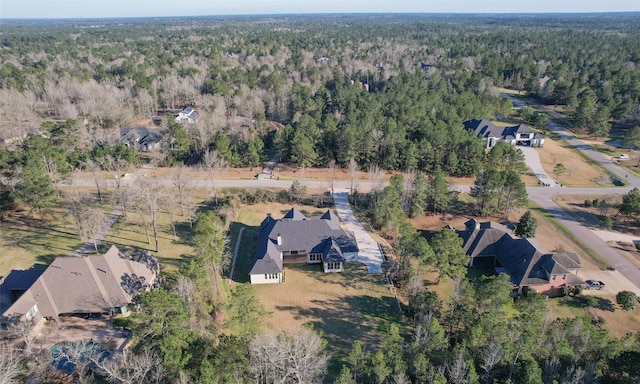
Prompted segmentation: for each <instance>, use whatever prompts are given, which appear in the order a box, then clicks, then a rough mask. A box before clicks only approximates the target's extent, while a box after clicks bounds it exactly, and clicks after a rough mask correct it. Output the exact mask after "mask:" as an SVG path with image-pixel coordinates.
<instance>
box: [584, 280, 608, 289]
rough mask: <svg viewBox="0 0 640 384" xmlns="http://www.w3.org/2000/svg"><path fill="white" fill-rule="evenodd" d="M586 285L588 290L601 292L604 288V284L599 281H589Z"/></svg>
mask: <svg viewBox="0 0 640 384" xmlns="http://www.w3.org/2000/svg"><path fill="white" fill-rule="evenodd" d="M585 284H586V287H585V288H586V289H597V290H599V291H602V288H604V283H603V282H602V281H599V280H587V281H585Z"/></svg>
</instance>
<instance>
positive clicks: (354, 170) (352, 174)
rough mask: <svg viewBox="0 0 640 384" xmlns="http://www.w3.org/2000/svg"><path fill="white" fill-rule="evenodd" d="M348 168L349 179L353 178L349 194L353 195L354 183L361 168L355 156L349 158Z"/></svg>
mask: <svg viewBox="0 0 640 384" xmlns="http://www.w3.org/2000/svg"><path fill="white" fill-rule="evenodd" d="M348 169H349V179H350V180H351V188H350V192H349V194H351V195H353V188H354V183H355V180H356V176H357V175H358V170H359V169H360V166H359V165H358V162H356V160H355V159H354V158H353V157H352V158H351V159H349V164H348Z"/></svg>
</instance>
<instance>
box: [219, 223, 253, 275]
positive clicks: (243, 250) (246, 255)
mask: <svg viewBox="0 0 640 384" xmlns="http://www.w3.org/2000/svg"><path fill="white" fill-rule="evenodd" d="M243 228H244V231H243V233H242V238H241V239H240V246H239V247H238V255H237V257H236V259H235V268H233V276H232V277H230V276H229V274H230V273H231V269H232V266H231V265H230V266H229V268H228V269H227V271H226V275H227V276H226V277H230V278H232V280H233V281H235V282H237V283H247V282H249V271H250V269H251V264H252V263H253V260H254V259H255V257H256V249H257V244H258V235H259V233H260V228H259V227H253V226H248V225H246V224H244V223H240V222H237V221H234V222H232V223H231V225H230V227H229V234H230V240H231V241H230V243H229V249H230V251H231V256H232V257H233V252H234V251H235V249H236V244H237V243H238V236H239V234H240V230H241V229H243ZM231 263H233V259H232V260H231Z"/></svg>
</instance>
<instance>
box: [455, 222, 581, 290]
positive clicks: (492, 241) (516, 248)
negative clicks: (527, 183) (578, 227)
mask: <svg viewBox="0 0 640 384" xmlns="http://www.w3.org/2000/svg"><path fill="white" fill-rule="evenodd" d="M458 235H459V236H460V237H462V240H463V248H464V251H465V252H466V253H467V255H469V256H470V257H471V261H470V263H469V266H470V267H473V266H480V267H490V268H493V269H494V270H495V271H496V272H497V273H506V274H508V275H509V276H510V280H511V282H512V283H513V286H514V290H515V291H517V292H520V293H521V292H523V291H526V290H528V289H533V290H535V291H537V292H539V293H541V294H543V295H549V296H556V295H559V294H561V291H562V288H563V287H565V286H566V287H572V286H576V285H582V284H584V282H583V281H582V280H581V279H580V278H578V276H577V273H578V270H579V269H580V268H581V265H580V260H579V259H578V255H576V254H575V253H551V252H547V251H546V250H545V249H544V247H542V246H541V245H539V244H537V243H536V241H535V239H520V238H516V237H514V236H512V235H511V230H510V229H509V228H507V227H506V226H504V225H502V224H498V223H495V222H484V223H480V222H478V221H476V220H475V219H471V220H469V221H467V222H466V223H465V230H463V231H458Z"/></svg>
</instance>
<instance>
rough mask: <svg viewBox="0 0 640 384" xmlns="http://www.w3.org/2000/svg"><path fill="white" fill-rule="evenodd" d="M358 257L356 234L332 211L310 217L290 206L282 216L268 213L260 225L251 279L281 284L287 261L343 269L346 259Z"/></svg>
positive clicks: (259, 282)
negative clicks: (343, 225) (348, 229)
mask: <svg viewBox="0 0 640 384" xmlns="http://www.w3.org/2000/svg"><path fill="white" fill-rule="evenodd" d="M357 256H358V245H357V243H356V239H355V236H354V235H353V233H352V232H350V231H347V230H344V229H342V228H341V227H340V221H339V219H338V217H337V216H336V215H335V214H334V213H333V212H331V211H330V210H329V211H327V212H325V213H324V214H323V215H322V216H321V217H312V218H310V219H309V218H307V217H306V216H304V215H303V214H302V213H301V212H300V211H298V210H297V209H295V208H291V209H290V210H289V211H288V212H287V213H286V214H285V215H284V216H283V217H282V218H281V219H278V220H276V219H274V218H273V217H271V215H267V217H266V218H265V219H264V220H263V221H262V223H261V224H260V234H259V236H258V247H257V250H256V258H255V260H254V261H253V264H252V266H251V270H250V272H249V278H250V280H251V284H277V283H282V282H284V275H283V265H284V264H287V263H307V264H321V265H322V270H323V271H324V272H325V273H329V272H342V271H343V270H344V263H345V262H346V260H354V259H356V257H357Z"/></svg>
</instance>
